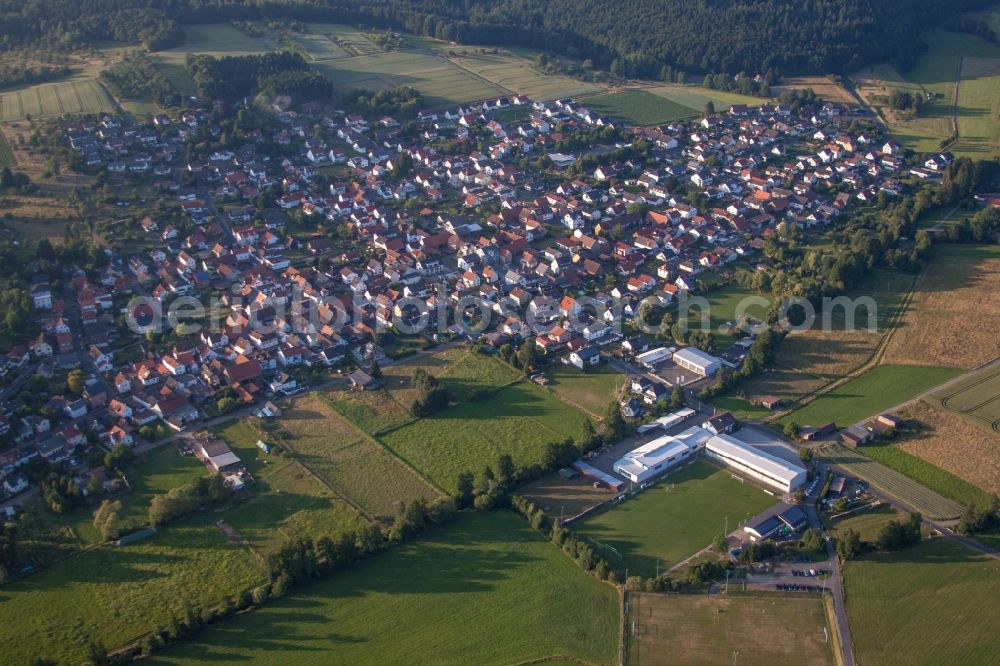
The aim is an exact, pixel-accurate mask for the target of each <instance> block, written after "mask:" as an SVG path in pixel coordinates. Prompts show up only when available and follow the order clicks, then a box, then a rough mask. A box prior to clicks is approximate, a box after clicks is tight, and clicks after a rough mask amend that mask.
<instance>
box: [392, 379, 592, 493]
mask: <svg viewBox="0 0 1000 666" xmlns="http://www.w3.org/2000/svg"><path fill="white" fill-rule="evenodd" d="M587 418H588V417H587V416H585V415H584V414H583V413H582V412H580V411H578V410H576V409H575V408H573V407H571V406H570V405H567V404H566V403H564V402H562V401H561V400H559V399H557V398H555V397H554V396H552V395H550V394H549V393H547V392H546V391H544V390H543V389H541V388H540V387H538V386H535V385H533V384H530V383H528V382H518V383H516V384H512V385H510V386H507V387H506V388H504V389H502V390H500V391H499V392H498V393H497V394H496V395H494V396H493V397H491V398H487V399H485V400H482V401H479V402H460V403H459V404H457V405H453V406H451V407H449V408H447V409H445V410H443V411H441V412H438V413H437V414H434V415H433V416H430V417H427V418H422V419H418V420H415V421H413V422H411V423H408V424H407V425H404V426H402V427H400V428H397V429H395V430H391V431H389V432H385V433H383V434H381V435H379V436H378V439H379V441H381V442H382V443H383V444H385V445H386V446H387V447H388V448H389V449H390V450H391V451H392V452H393V453H395V454H396V455H397V456H399V457H400V458H402V459H403V460H405V461H406V462H408V463H409V464H411V465H412V466H413V467H415V468H416V469H417V470H419V471H420V472H422V473H423V474H424V475H425V476H427V477H428V478H430V479H431V480H432V481H433V482H434V483H436V484H437V485H438V486H440V487H441V488H443V489H445V490H446V491H448V492H452V491H454V489H455V479H456V478H457V477H458V475H459V474H460V473H461V472H464V471H471V472H473V473H476V474H478V473H479V472H480V471H481V470H482V469H483V466H484V465H488V464H493V463H494V462H495V461H496V459H497V456H499V455H500V454H501V453H508V454H510V455H511V456H512V457H513V458H514V463H515V464H516V465H531V464H533V463H537V462H539V460H540V458H541V454H542V451H543V449H544V447H545V445H546V444H548V443H549V442H553V441H559V440H562V439H565V438H566V437H578V436H579V435H580V433H581V431H582V428H583V422H584V420H585V419H587Z"/></svg>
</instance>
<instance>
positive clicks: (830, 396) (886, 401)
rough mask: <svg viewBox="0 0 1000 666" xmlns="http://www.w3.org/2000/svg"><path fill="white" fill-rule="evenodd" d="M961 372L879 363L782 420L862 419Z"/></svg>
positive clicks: (844, 421)
mask: <svg viewBox="0 0 1000 666" xmlns="http://www.w3.org/2000/svg"><path fill="white" fill-rule="evenodd" d="M959 372H960V371H959V370H958V369H956V368H936V367H924V366H916V365H880V366H878V367H876V368H873V369H871V370H869V371H868V372H866V373H865V374H863V375H861V376H860V377H856V378H854V379H851V380H850V381H848V382H846V383H845V384H842V385H841V386H839V387H837V388H835V389H834V390H832V391H830V392H829V393H825V394H823V395H821V396H819V397H818V398H816V399H815V400H813V401H812V402H810V403H809V404H807V405H806V406H805V407H801V408H799V409H797V410H795V411H794V412H792V413H791V414H789V415H787V416H785V417H784V418H782V419H781V421H782V423H786V422H789V421H794V422H795V423H798V424H799V425H814V426H820V425H823V424H825V423H829V422H831V421H834V422H836V423H837V424H838V425H840V426H848V425H851V424H853V423H859V422H860V421H863V420H864V419H866V418H868V417H870V416H874V415H875V414H878V413H879V412H881V411H882V410H885V409H888V408H889V407H892V406H894V405H897V404H899V403H901V402H905V401H906V400H908V399H910V398H912V397H914V396H915V395H917V394H919V393H921V392H923V391H925V390H927V389H929V388H932V387H934V386H937V385H938V384H941V383H942V382H945V381H947V380H948V379H951V378H952V377H954V376H955V375H956V374H958V373H959Z"/></svg>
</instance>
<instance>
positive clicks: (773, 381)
mask: <svg viewBox="0 0 1000 666" xmlns="http://www.w3.org/2000/svg"><path fill="white" fill-rule="evenodd" d="M913 282H914V278H912V277H910V276H908V275H904V274H902V273H899V272H897V271H888V270H883V269H879V268H876V269H873V270H872V271H870V272H869V274H868V275H867V276H866V278H865V279H864V281H863V282H862V284H861V285H859V286H858V288H857V289H855V290H854V291H852V292H851V293H849V294H847V296H848V298H851V299H853V298H858V297H871V298H872V299H873V300H874V301H875V305H876V307H875V311H874V312H869V310H868V308H867V307H864V306H862V307H858V308H857V309H856V310H855V312H854V319H855V322H854V326H853V328H852V327H850V326H848V325H847V323H848V322H847V321H846V319H847V312H846V310H845V308H842V307H836V308H831V311H830V313H829V326H827V325H826V324H825V323H824V319H823V316H824V315H823V313H822V312H818V313H817V321H816V325H815V326H813V327H812V328H811V329H809V330H806V331H792V332H791V333H789V334H788V335H787V336H786V337H785V339H784V340H783V341H782V343H781V345H780V346H779V347H778V350H777V353H776V354H775V359H774V364H773V367H772V368H771V369H769V370H768V371H767V372H764V373H761V374H759V375H757V376H756V377H753V378H751V379H750V380H749V381H748V382H747V383H746V388H745V390H746V392H747V394H748V395H751V396H763V395H774V396H778V397H780V398H783V399H785V400H786V401H792V400H795V399H797V398H799V397H801V396H803V395H805V394H807V393H810V392H812V391H815V390H816V389H818V388H820V387H822V386H823V385H825V384H827V383H829V382H831V381H833V380H836V379H839V378H841V377H843V376H844V375H846V374H848V373H849V372H851V371H852V370H855V369H857V368H858V367H860V366H861V365H862V364H864V363H865V362H866V361H867V360H868V359H869V358H870V357H871V355H872V354H873V353H875V350H876V347H877V346H878V344H879V341H880V340H881V339H882V336H883V335H885V334H886V332H887V331H891V330H892V329H893V326H894V323H895V320H896V315H897V314H898V313H899V312H900V309H901V307H902V304H903V300H904V297H905V295H906V293H907V292H908V291H909V289H910V288H911V287H912V285H913ZM870 324H871V325H874V326H875V328H876V329H877V330H876V331H875V332H871V331H869V330H868V326H869V325H870Z"/></svg>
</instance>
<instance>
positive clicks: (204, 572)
mask: <svg viewBox="0 0 1000 666" xmlns="http://www.w3.org/2000/svg"><path fill="white" fill-rule="evenodd" d="M216 520H218V515H217V514H215V513H208V514H199V515H196V516H194V517H193V518H191V519H188V520H184V521H181V522H180V523H177V524H175V525H171V526H168V527H167V528H165V529H164V530H163V531H162V532H161V533H160V534H158V535H156V536H154V537H152V538H149V539H146V540H144V541H140V542H138V543H135V544H132V545H130V546H125V547H122V548H116V547H113V546H108V547H99V548H94V549H91V550H88V551H87V552H85V553H83V554H81V555H78V556H76V557H73V558H70V559H69V560H67V561H65V562H63V563H61V564H59V565H57V566H55V567H52V568H50V569H47V570H45V571H42V572H40V573H37V574H35V575H33V576H30V577H28V578H26V579H24V580H21V581H18V582H16V583H11V584H9V585H6V586H4V588H3V591H2V592H0V598H2V599H3V603H0V641H2V642H3V646H4V647H3V659H2V661H4V662H5V663H11V664H14V663H18V664H21V663H28V662H29V661H30V660H31V659H32V658H34V657H39V656H43V655H44V656H46V657H48V658H50V659H54V660H57V661H58V662H59V663H81V662H82V660H83V659H84V657H85V654H86V649H87V645H88V642H89V641H90V640H92V639H99V640H101V641H103V642H104V643H105V644H106V645H108V646H109V647H110V646H115V645H119V644H121V643H122V642H124V641H127V640H130V639H132V638H134V637H136V636H138V635H140V634H143V633H145V632H147V631H150V630H152V629H154V628H156V627H157V626H164V625H165V624H166V623H167V622H168V620H169V619H170V617H172V616H180V615H181V614H182V612H183V609H184V606H185V603H186V602H187V601H190V602H191V603H192V605H193V606H196V607H201V606H203V605H205V604H212V603H215V602H217V601H218V600H219V599H220V598H221V597H222V596H223V595H233V594H236V593H237V592H238V591H239V590H241V589H243V588H245V587H247V586H249V585H255V584H260V583H261V582H263V581H264V568H263V566H262V565H261V564H260V563H259V562H258V561H257V559H256V558H254V557H253V555H252V554H251V553H250V552H249V551H247V550H246V549H245V548H242V547H240V546H237V545H235V544H232V543H230V542H229V541H227V540H226V538H225V537H224V536H223V535H222V533H221V532H220V531H219V530H218V528H216V527H215V525H214V524H213V523H214V522H215V521H216Z"/></svg>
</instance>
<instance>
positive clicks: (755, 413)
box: [712, 395, 773, 420]
mask: <svg viewBox="0 0 1000 666" xmlns="http://www.w3.org/2000/svg"><path fill="white" fill-rule="evenodd" d="M712 405H713V406H714V407H715V408H716V409H718V410H720V411H726V412H732V413H733V416H735V417H736V418H738V419H741V420H763V419H765V418H767V417H768V416H770V415H771V414H772V413H773V412H772V411H771V410H770V409H768V408H767V407H761V406H760V405H754V404H751V403H750V402H748V401H746V400H743V399H742V398H738V397H736V396H734V395H723V396H719V397H717V398H712Z"/></svg>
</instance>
